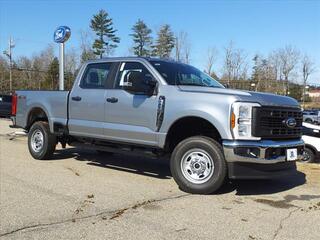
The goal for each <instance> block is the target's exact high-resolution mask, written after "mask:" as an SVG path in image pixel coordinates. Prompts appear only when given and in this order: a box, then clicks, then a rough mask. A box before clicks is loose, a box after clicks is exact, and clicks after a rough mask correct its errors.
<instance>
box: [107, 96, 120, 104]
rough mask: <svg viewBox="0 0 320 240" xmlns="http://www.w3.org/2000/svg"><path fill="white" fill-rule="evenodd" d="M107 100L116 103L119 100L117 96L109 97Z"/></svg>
mask: <svg viewBox="0 0 320 240" xmlns="http://www.w3.org/2000/svg"><path fill="white" fill-rule="evenodd" d="M107 102H109V103H116V102H118V98H115V97H112V98H107Z"/></svg>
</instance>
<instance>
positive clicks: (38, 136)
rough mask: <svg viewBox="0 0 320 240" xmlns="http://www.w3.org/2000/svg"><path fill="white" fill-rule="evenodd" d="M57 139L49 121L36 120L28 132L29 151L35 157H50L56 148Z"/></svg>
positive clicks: (41, 158)
mask: <svg viewBox="0 0 320 240" xmlns="http://www.w3.org/2000/svg"><path fill="white" fill-rule="evenodd" d="M56 144H57V139H56V136H55V135H54V134H52V133H51V132H50V128H49V124H48V123H47V122H42V121H41V122H40V121H39V122H35V123H34V124H33V125H32V126H31V128H30V130H29V133H28V147H29V152H30V154H31V155H32V157H33V158H35V159H40V160H43V159H49V158H50V157H51V156H52V155H53V152H54V150H55V149H56Z"/></svg>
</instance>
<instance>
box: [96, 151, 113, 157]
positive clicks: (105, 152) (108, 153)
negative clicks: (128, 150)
mask: <svg viewBox="0 0 320 240" xmlns="http://www.w3.org/2000/svg"><path fill="white" fill-rule="evenodd" d="M97 153H98V154H100V155H104V156H112V155H114V153H113V152H108V151H102V150H97Z"/></svg>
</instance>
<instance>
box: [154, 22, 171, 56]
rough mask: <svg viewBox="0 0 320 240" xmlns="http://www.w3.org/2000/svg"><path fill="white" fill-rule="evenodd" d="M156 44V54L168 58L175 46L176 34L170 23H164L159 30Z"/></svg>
mask: <svg viewBox="0 0 320 240" xmlns="http://www.w3.org/2000/svg"><path fill="white" fill-rule="evenodd" d="M157 35H158V38H157V40H156V44H155V46H154V55H156V56H159V57H162V58H168V57H170V54H171V51H172V49H173V48H174V40H175V39H174V34H173V32H172V31H171V29H170V26H169V25H168V24H165V25H163V26H162V27H161V28H160V30H159V32H158V34H157Z"/></svg>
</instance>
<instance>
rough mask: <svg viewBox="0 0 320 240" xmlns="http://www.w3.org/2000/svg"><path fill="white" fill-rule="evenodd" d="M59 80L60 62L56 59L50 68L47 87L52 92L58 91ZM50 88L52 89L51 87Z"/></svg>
mask: <svg viewBox="0 0 320 240" xmlns="http://www.w3.org/2000/svg"><path fill="white" fill-rule="evenodd" d="M58 78H59V60H58V58H57V57H55V58H54V59H53V60H52V61H51V63H50V64H49V66H48V72H47V81H46V84H47V86H45V87H46V88H50V89H51V90H55V89H57V86H58ZM49 86H50V87H49Z"/></svg>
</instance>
